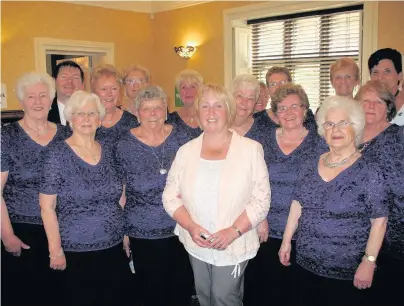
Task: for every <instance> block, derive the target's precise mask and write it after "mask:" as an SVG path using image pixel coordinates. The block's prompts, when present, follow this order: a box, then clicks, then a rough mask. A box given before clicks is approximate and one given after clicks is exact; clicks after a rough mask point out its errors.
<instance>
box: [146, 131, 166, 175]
mask: <svg viewBox="0 0 404 306" xmlns="http://www.w3.org/2000/svg"><path fill="white" fill-rule="evenodd" d="M166 139H167V138H166ZM166 139H164V142H163V150H162V151H163V154H162V156H161V162H160V159H159V157H158V156H157V154H156V152H154V149H153V146H151V145H149V147H150V149H151V150H152V153H153V155H154V156H155V157H156V159H157V162H158V163H159V166H160V171H159V172H160V174H161V175H164V174H166V173H167V169H166V168H164V157H165V155H164V147H165V145H166Z"/></svg>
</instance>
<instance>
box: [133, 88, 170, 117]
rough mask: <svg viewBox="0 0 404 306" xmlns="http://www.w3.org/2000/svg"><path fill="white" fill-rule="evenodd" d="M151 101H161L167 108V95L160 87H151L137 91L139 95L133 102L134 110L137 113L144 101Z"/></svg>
mask: <svg viewBox="0 0 404 306" xmlns="http://www.w3.org/2000/svg"><path fill="white" fill-rule="evenodd" d="M151 100H161V101H163V104H164V105H165V106H167V95H166V93H165V92H164V90H163V89H162V88H161V87H160V86H154V85H151V86H146V87H144V88H142V89H141V90H139V93H138V94H137V96H136V98H135V100H134V103H135V104H134V107H135V110H136V111H138V110H139V109H140V107H141V106H142V103H143V102H144V101H151Z"/></svg>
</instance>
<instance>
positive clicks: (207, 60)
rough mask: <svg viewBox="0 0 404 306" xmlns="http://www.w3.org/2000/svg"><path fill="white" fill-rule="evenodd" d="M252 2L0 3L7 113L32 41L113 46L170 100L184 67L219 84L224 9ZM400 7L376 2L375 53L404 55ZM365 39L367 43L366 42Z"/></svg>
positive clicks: (30, 65) (403, 6) (29, 61)
mask: <svg viewBox="0 0 404 306" xmlns="http://www.w3.org/2000/svg"><path fill="white" fill-rule="evenodd" d="M254 3H256V2H251V1H245V2H239V1H233V2H230V1H228V2H210V3H206V4H201V5H196V6H191V7H187V8H183V9H177V10H173V11H167V12H161V13H157V14H155V16H154V19H150V18H149V15H148V14H144V13H134V12H124V11H118V10H111V9H104V8H98V7H90V6H81V5H75V4H69V3H56V2H2V3H1V6H2V12H1V14H2V73H1V74H2V82H3V83H6V84H7V90H8V97H9V99H8V106H9V107H8V109H18V108H20V107H19V104H18V102H17V100H16V98H15V97H14V96H15V95H14V94H13V93H12V88H13V87H14V85H15V81H16V79H17V77H18V76H20V75H21V74H22V73H23V72H27V71H30V70H34V69H35V63H34V45H33V38H34V37H51V38H63V39H77V40H89V41H100V42H113V43H114V44H115V64H116V65H117V66H118V68H124V67H126V66H128V65H129V64H132V63H141V64H143V65H144V66H146V67H149V69H150V71H151V73H152V81H153V83H155V84H159V85H161V86H162V87H163V88H164V89H165V90H166V91H167V94H168V95H169V98H170V102H171V103H170V104H171V107H170V108H172V103H173V101H172V98H173V94H174V79H175V76H176V74H177V73H178V72H179V71H181V70H183V69H186V68H191V69H195V70H198V71H199V72H201V74H202V75H203V76H204V79H205V81H206V82H210V83H219V84H223V81H224V76H223V69H224V62H223V10H225V9H229V8H233V7H236V6H242V5H248V4H254ZM402 16H404V2H380V3H379V37H378V45H379V48H383V47H392V48H397V49H398V50H401V52H404V32H403V30H402V27H401V26H400V25H401V24H402ZM365 39H366V38H365ZM192 41H193V42H194V43H196V45H198V49H197V51H196V53H195V55H194V57H193V58H192V59H191V60H188V61H187V60H183V59H181V58H179V57H178V56H177V55H176V54H175V53H174V51H173V48H174V46H178V45H185V44H187V43H189V42H192Z"/></svg>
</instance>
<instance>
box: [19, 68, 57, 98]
mask: <svg viewBox="0 0 404 306" xmlns="http://www.w3.org/2000/svg"><path fill="white" fill-rule="evenodd" d="M39 83H42V84H44V85H45V86H46V87H47V88H48V95H49V98H50V100H51V101H52V100H53V99H54V98H55V95H56V87H55V86H56V85H55V80H54V79H53V78H52V77H51V76H50V75H49V74H47V73H40V72H28V73H25V74H23V75H22V76H21V77H20V78H19V79H18V81H17V85H16V90H15V91H16V94H17V98H18V100H19V101H20V102H22V101H23V100H24V97H25V89H26V88H27V87H28V86H32V85H36V84H39Z"/></svg>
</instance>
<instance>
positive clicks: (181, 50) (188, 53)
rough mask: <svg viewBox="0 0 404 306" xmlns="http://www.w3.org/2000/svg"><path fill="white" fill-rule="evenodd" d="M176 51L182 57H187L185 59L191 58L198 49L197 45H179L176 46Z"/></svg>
mask: <svg viewBox="0 0 404 306" xmlns="http://www.w3.org/2000/svg"><path fill="white" fill-rule="evenodd" d="M174 51H175V53H177V54H178V55H179V56H180V57H182V58H185V59H190V58H191V57H192V55H194V53H195V51H196V47H192V46H186V47H184V46H179V47H174Z"/></svg>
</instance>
